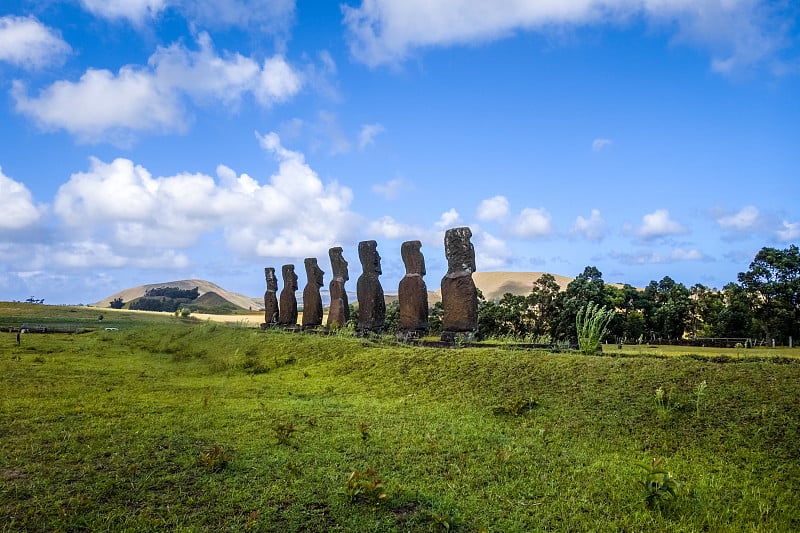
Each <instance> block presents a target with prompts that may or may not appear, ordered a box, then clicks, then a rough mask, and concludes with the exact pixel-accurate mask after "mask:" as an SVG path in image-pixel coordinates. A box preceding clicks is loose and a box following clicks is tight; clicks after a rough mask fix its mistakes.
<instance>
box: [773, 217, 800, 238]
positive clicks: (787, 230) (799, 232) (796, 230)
mask: <svg viewBox="0 0 800 533" xmlns="http://www.w3.org/2000/svg"><path fill="white" fill-rule="evenodd" d="M775 233H776V235H777V236H778V239H780V240H781V241H783V242H790V241H796V240H798V239H800V222H787V221H786V220H784V221H783V223H782V225H781V229H779V230H778V231H776V232H775Z"/></svg>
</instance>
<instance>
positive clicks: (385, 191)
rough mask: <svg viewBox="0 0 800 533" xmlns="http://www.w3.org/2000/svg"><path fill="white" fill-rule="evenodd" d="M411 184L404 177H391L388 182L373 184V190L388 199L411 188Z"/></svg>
mask: <svg viewBox="0 0 800 533" xmlns="http://www.w3.org/2000/svg"><path fill="white" fill-rule="evenodd" d="M409 188H410V187H409V185H408V184H407V183H406V182H405V181H404V180H403V179H402V178H394V179H390V180H389V181H387V182H386V183H378V184H375V185H373V186H372V192H374V193H375V194H378V195H380V196H383V197H384V198H386V199H387V200H393V199H395V198H397V196H398V195H399V194H400V193H401V192H402V191H404V190H407V189H409Z"/></svg>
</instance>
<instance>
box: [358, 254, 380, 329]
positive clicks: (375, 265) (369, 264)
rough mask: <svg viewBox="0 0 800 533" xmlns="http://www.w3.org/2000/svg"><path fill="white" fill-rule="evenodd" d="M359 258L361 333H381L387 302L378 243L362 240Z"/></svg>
mask: <svg viewBox="0 0 800 533" xmlns="http://www.w3.org/2000/svg"><path fill="white" fill-rule="evenodd" d="M358 258H359V259H360V260H361V268H362V271H363V272H362V274H361V275H360V276H359V277H358V281H357V283H356V293H357V295H358V325H357V326H356V329H357V330H358V333H359V334H360V335H367V334H369V333H380V332H381V331H383V325H384V321H385V319H386V302H385V301H384V299H383V287H381V282H380V280H379V279H378V276H379V275H380V274H381V273H382V272H381V256H380V255H378V243H376V242H375V241H361V242H360V243H358Z"/></svg>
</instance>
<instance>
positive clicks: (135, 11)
mask: <svg viewBox="0 0 800 533" xmlns="http://www.w3.org/2000/svg"><path fill="white" fill-rule="evenodd" d="M166 4H167V2H165V0H81V5H82V6H83V8H84V9H85V10H86V11H88V12H90V13H92V14H93V15H95V16H97V17H102V18H107V19H128V20H130V21H131V22H132V23H134V24H141V23H142V22H143V21H144V19H146V18H152V17H155V16H156V15H157V14H158V13H159V12H160V11H161V10H163V9H164V8H165V7H166Z"/></svg>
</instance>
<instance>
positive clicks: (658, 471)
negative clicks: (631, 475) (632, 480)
mask: <svg viewBox="0 0 800 533" xmlns="http://www.w3.org/2000/svg"><path fill="white" fill-rule="evenodd" d="M662 460H663V459H661V458H653V460H652V462H651V463H650V464H649V465H648V464H644V463H637V466H639V467H641V468H642V469H643V470H644V479H641V480H639V482H638V484H639V487H640V488H641V489H642V492H641V501H642V502H644V504H645V505H646V506H647V507H648V508H650V509H652V508H661V507H663V506H665V505H667V503H668V502H671V501H673V500H674V499H675V498H677V497H678V488H679V487H680V484H679V483H678V482H677V481H676V480H675V479H674V478H673V477H672V476H671V475H670V473H669V472H667V471H666V470H664V469H663V468H661V462H662Z"/></svg>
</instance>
